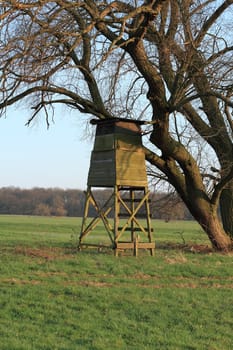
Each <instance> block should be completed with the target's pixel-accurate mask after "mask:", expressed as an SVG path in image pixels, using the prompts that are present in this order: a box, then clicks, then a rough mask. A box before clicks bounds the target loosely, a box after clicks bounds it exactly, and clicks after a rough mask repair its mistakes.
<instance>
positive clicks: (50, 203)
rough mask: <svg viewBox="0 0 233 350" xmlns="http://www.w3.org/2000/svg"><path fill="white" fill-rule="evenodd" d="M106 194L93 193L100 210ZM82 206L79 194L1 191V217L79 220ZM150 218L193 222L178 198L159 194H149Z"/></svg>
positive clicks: (92, 212) (70, 191)
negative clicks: (74, 217)
mask: <svg viewBox="0 0 233 350" xmlns="http://www.w3.org/2000/svg"><path fill="white" fill-rule="evenodd" d="M109 191H110V190H109V189H105V190H96V191H95V198H97V200H98V202H99V203H100V206H101V205H102V204H103V203H104V202H105V201H106V200H107V199H108V198H109ZM84 202H85V193H84V192H83V191H81V190H74V189H67V190H65V189H60V188H48V189H45V188H33V189H20V188H16V187H4V188H0V214H14V215H39V216H76V217H80V216H82V215H83V208H84ZM151 214H152V218H154V219H163V220H166V221H169V220H174V219H175V220H190V219H192V216H191V215H190V213H189V211H188V210H187V208H186V207H185V205H184V204H183V202H182V201H181V200H180V199H179V197H178V196H176V195H173V196H171V195H168V194H167V193H161V192H160V193H151ZM89 215H90V216H94V215H95V210H94V209H93V210H92V209H90V212H89Z"/></svg>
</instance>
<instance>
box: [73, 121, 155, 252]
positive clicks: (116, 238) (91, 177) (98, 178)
mask: <svg viewBox="0 0 233 350" xmlns="http://www.w3.org/2000/svg"><path fill="white" fill-rule="evenodd" d="M91 123H92V124H94V125H96V136H95V142H94V149H93V151H92V154H91V161H90V169H89V174H88V181H87V191H86V199H85V207H84V215H83V221H82V227H81V233H80V238H79V248H80V249H81V248H82V247H83V246H95V245H96V246H99V247H100V246H101V244H100V243H97V244H94V243H91V241H90V239H88V238H87V236H88V234H89V233H90V232H91V231H93V230H94V229H95V228H96V226H97V224H98V223H99V221H102V222H103V224H104V226H105V229H106V231H107V233H108V235H109V238H110V242H111V245H110V246H111V247H112V248H113V249H114V251H115V255H118V252H119V251H121V250H126V249H132V250H133V252H134V255H137V253H138V249H140V248H141V249H149V251H150V253H151V255H153V253H154V249H155V243H154V242H152V227H151V218H150V208H149V190H148V182H147V174H146V165H145V154H144V151H143V147H142V131H141V125H142V124H144V123H145V122H143V121H136V120H131V119H120V118H119V119H104V120H94V119H93V120H91ZM93 188H109V189H111V190H110V191H109V192H108V198H107V200H106V201H105V202H104V203H99V202H98V201H97V199H96V198H95V192H94V191H93ZM90 207H92V209H93V208H94V210H95V213H96V215H95V216H94V217H92V218H89V217H88V216H89V209H90ZM142 219H143V220H142ZM139 233H140V234H142V237H141V236H140V237H139Z"/></svg>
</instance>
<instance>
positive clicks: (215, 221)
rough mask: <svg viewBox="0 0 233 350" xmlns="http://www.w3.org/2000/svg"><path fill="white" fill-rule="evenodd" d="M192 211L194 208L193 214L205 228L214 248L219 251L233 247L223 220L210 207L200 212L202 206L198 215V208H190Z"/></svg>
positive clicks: (226, 250)
mask: <svg viewBox="0 0 233 350" xmlns="http://www.w3.org/2000/svg"><path fill="white" fill-rule="evenodd" d="M189 209H190V211H191V213H192V209H194V210H193V212H194V213H193V215H194V217H195V219H196V220H197V222H198V223H199V224H200V226H201V227H202V228H203V230H204V231H205V232H206V233H207V235H208V237H209V239H210V242H211V244H212V246H213V248H214V249H215V250H217V251H222V252H228V251H230V250H232V248H233V241H232V240H231V238H230V236H229V235H227V233H226V232H225V230H224V228H223V227H222V224H221V221H220V219H219V218H218V216H217V214H213V212H211V211H209V210H208V209H206V208H205V209H202V213H200V207H199V210H198V212H199V213H198V215H196V214H197V213H196V208H189Z"/></svg>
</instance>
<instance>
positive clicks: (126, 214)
mask: <svg viewBox="0 0 233 350" xmlns="http://www.w3.org/2000/svg"><path fill="white" fill-rule="evenodd" d="M118 216H119V217H122V218H127V217H130V214H129V213H119V214H118ZM148 216H149V217H150V218H151V214H149V215H148V214H146V213H144V214H140V213H139V214H136V215H135V217H136V218H142V219H146V218H147V217H148Z"/></svg>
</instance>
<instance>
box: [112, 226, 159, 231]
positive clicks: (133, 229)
mask: <svg viewBox="0 0 233 350" xmlns="http://www.w3.org/2000/svg"><path fill="white" fill-rule="evenodd" d="M143 228H144V230H145V231H150V232H153V231H154V229H153V228H151V229H150V230H149V229H148V227H143ZM122 229H123V227H118V230H119V231H121V230H122ZM125 231H134V232H140V231H142V230H141V229H140V227H134V228H131V227H126V229H125Z"/></svg>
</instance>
